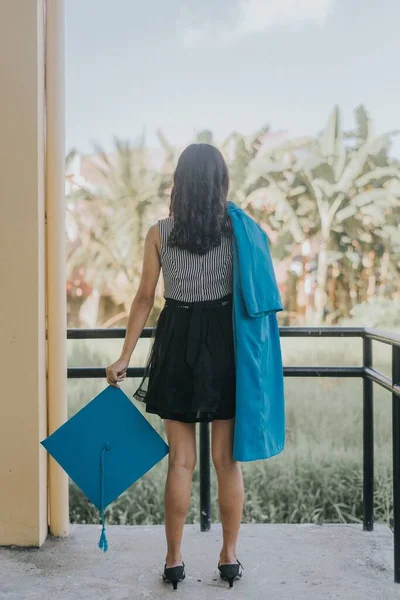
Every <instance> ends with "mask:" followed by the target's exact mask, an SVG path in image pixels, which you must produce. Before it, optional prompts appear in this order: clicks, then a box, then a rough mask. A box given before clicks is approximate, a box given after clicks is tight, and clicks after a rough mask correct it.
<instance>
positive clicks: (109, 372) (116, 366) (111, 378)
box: [106, 358, 129, 387]
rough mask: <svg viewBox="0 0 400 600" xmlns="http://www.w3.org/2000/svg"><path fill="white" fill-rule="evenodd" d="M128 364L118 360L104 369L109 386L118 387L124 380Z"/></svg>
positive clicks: (120, 359)
mask: <svg viewBox="0 0 400 600" xmlns="http://www.w3.org/2000/svg"><path fill="white" fill-rule="evenodd" d="M128 364H129V362H128V361H127V360H125V359H123V358H119V359H118V360H117V361H116V362H115V363H113V364H112V365H110V366H109V367H107V368H106V377H107V381H108V383H109V384H110V385H112V386H114V387H119V384H120V383H121V382H122V381H124V379H125V378H126V371H127V369H128Z"/></svg>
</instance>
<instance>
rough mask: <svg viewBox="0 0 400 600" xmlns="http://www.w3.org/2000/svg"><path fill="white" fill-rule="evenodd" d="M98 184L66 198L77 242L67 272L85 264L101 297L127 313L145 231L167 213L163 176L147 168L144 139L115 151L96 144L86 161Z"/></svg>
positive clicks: (121, 143) (116, 142)
mask: <svg viewBox="0 0 400 600" xmlns="http://www.w3.org/2000/svg"><path fill="white" fill-rule="evenodd" d="M90 162H91V164H92V166H93V167H94V169H95V173H96V178H97V183H96V184H94V185H93V184H84V185H82V186H81V187H80V188H79V189H78V190H76V191H75V192H73V193H72V194H71V195H70V197H69V198H68V202H69V204H70V205H71V206H72V207H73V208H72V210H73V211H74V213H75V216H76V220H77V221H78V227H79V236H80V244H79V245H78V246H77V247H76V248H75V250H74V252H73V253H72V254H71V256H70V258H69V269H70V270H73V269H74V268H76V266H77V265H82V264H84V265H88V267H87V268H86V274H87V277H88V278H89V279H90V282H91V284H92V285H93V287H94V288H95V289H96V290H97V291H98V294H99V295H103V294H104V293H105V292H108V293H110V294H111V296H112V298H113V300H114V302H115V303H116V304H117V305H123V306H124V310H123V311H122V313H120V315H118V317H120V318H122V317H125V316H126V314H127V312H128V311H129V307H130V303H131V301H132V296H133V294H134V292H135V291H136V289H137V286H138V283H139V277H140V267H141V260H140V259H141V255H142V250H143V242H144V236H145V233H146V231H147V229H148V227H149V226H150V224H151V223H152V222H153V221H154V220H155V219H157V218H159V215H160V213H162V212H163V210H164V211H166V210H167V203H166V194H165V190H166V188H167V183H168V182H167V181H166V180H167V179H168V181H169V178H168V177H166V175H165V174H164V173H163V172H158V171H156V170H153V169H151V168H150V166H149V163H150V161H149V157H148V152H147V149H146V146H145V142H144V139H142V140H141V141H140V142H139V143H138V144H132V143H130V142H126V141H123V140H119V139H115V140H114V151H113V152H112V153H106V152H105V151H104V149H103V148H101V147H100V146H98V145H95V154H94V156H93V157H92V158H91V159H90Z"/></svg>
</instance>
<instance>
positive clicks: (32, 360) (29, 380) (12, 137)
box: [0, 0, 47, 546]
mask: <svg viewBox="0 0 400 600" xmlns="http://www.w3.org/2000/svg"><path fill="white" fill-rule="evenodd" d="M43 22H44V7H43V0H1V2H0V90H1V91H0V332H1V335H0V365H1V388H0V545H9V544H16V545H21V546H39V545H40V544H41V543H42V542H43V541H44V539H45V537H46V535H47V456H46V452H45V451H44V449H42V448H41V447H40V445H39V442H40V440H41V439H43V438H44V437H45V436H46V433H47V425H46V366H45V343H46V342H45V337H46V336H45V199H44V25H43Z"/></svg>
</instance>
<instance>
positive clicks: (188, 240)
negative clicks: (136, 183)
mask: <svg viewBox="0 0 400 600" xmlns="http://www.w3.org/2000/svg"><path fill="white" fill-rule="evenodd" d="M228 189H229V174H228V167H227V166H226V162H225V160H224V157H223V156H222V154H221V152H220V151H219V150H218V149H217V148H215V147H214V146H211V145H210V144H191V145H190V146H188V147H187V148H186V150H184V151H183V152H182V154H181V156H180V158H179V161H178V165H177V167H176V171H175V174H174V185H173V188H172V192H171V205H170V215H171V216H173V217H174V227H173V229H172V231H171V233H170V236H169V239H168V244H169V246H177V247H178V248H183V249H186V250H189V251H190V252H193V253H196V254H206V253H207V252H208V251H209V250H211V248H214V247H215V246H219V245H220V244H221V236H222V235H231V231H232V230H231V226H230V220H229V218H228V216H227V204H226V200H227V195H228Z"/></svg>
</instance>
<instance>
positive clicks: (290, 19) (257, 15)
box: [184, 0, 335, 45]
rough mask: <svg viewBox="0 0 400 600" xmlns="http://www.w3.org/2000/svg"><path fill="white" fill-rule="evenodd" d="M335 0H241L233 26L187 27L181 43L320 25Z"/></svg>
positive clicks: (233, 39) (205, 25) (188, 43)
mask: <svg viewBox="0 0 400 600" xmlns="http://www.w3.org/2000/svg"><path fill="white" fill-rule="evenodd" d="M334 1H335V0H240V2H239V6H238V11H237V18H236V20H235V22H234V23H233V25H231V26H223V25H221V24H219V25H213V24H212V23H208V24H204V25H201V26H199V27H197V26H195V27H186V29H185V31H184V43H185V44H187V45H195V44H197V43H200V42H203V41H211V40H213V41H219V42H230V41H235V40H237V39H238V38H241V37H243V36H245V35H248V34H251V33H257V32H261V31H267V30H268V29H272V28H274V27H291V28H293V27H295V28H298V27H300V26H302V25H304V24H305V23H315V24H317V25H323V24H324V23H325V22H326V20H327V18H328V17H329V14H330V12H331V9H332V6H333V4H334Z"/></svg>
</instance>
